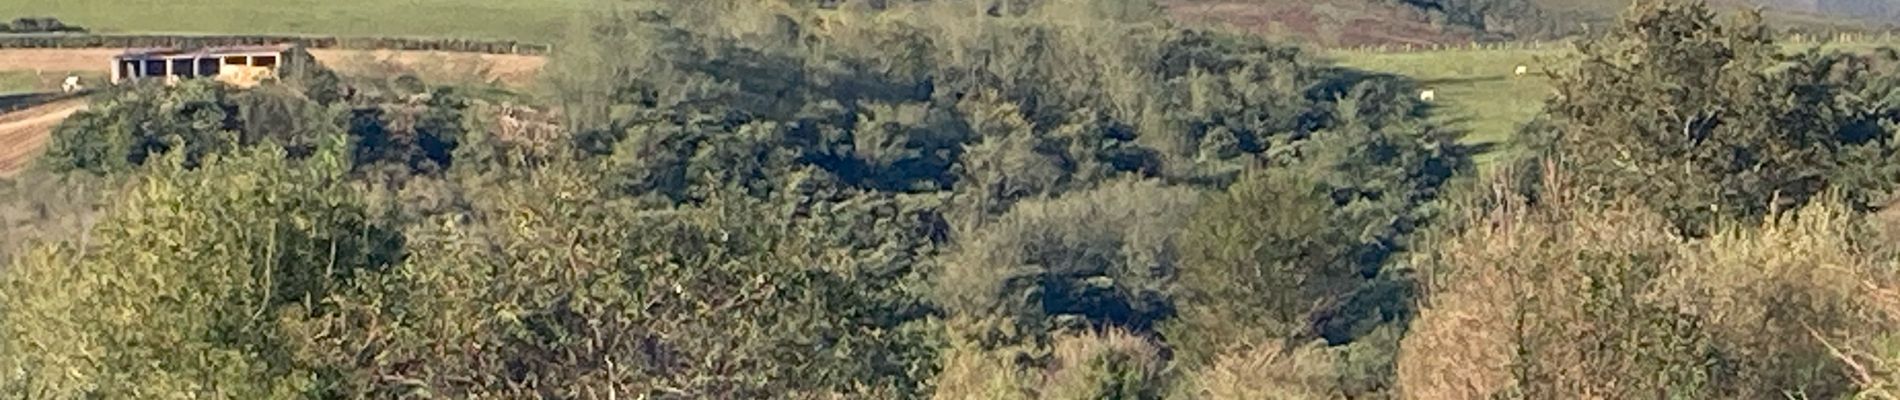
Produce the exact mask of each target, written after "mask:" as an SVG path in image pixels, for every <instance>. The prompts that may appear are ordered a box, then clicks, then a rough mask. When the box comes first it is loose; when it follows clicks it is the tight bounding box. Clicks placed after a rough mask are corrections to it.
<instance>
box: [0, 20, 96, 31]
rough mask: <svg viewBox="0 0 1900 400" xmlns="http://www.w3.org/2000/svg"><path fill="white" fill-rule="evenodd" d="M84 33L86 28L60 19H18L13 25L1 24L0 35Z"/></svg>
mask: <svg viewBox="0 0 1900 400" xmlns="http://www.w3.org/2000/svg"><path fill="white" fill-rule="evenodd" d="M73 32H78V33H84V32H86V28H81V27H78V26H74V25H66V23H65V22H60V20H59V19H58V18H46V17H39V18H18V19H14V20H13V23H12V24H0V33H73Z"/></svg>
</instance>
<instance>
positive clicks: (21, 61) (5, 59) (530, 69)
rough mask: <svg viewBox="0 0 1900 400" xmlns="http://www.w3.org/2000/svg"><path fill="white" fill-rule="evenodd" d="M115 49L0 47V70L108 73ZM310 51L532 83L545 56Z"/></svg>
mask: <svg viewBox="0 0 1900 400" xmlns="http://www.w3.org/2000/svg"><path fill="white" fill-rule="evenodd" d="M122 51H123V50H120V49H0V71H49V72H51V71H57V72H67V71H85V72H94V73H110V71H111V70H112V63H111V61H110V60H111V59H112V56H114V55H118V54H119V53H120V52H122ZM310 55H312V56H315V57H316V58H317V62H321V63H323V64H324V65H326V66H329V67H330V68H332V69H335V70H337V71H338V72H341V73H344V74H346V75H360V76H373V77H382V76H395V75H400V74H405V73H408V74H415V75H416V76H418V77H420V78H422V79H424V80H427V81H430V82H443V83H499V84H501V85H503V86H509V87H525V86H527V85H529V84H532V83H533V82H534V80H535V77H536V76H537V74H538V73H539V72H540V71H541V67H543V66H545V65H547V59H546V58H544V57H540V56H525V55H500V54H472V53H453V52H440V51H391V50H321V49H319V50H311V51H310Z"/></svg>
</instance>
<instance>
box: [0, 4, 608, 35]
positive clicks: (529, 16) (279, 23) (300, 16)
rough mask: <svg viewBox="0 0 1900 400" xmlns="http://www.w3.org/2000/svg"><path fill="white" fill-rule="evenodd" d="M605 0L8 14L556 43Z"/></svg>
mask: <svg viewBox="0 0 1900 400" xmlns="http://www.w3.org/2000/svg"><path fill="white" fill-rule="evenodd" d="M603 4H607V2H605V1H603V0H534V1H511V0H391V1H350V2H344V1H332V0H51V1H48V0H25V1H20V0H14V1H0V17H5V18H15V17H27V16H51V17H57V18H59V19H60V20H62V21H65V22H66V23H69V24H76V25H80V26H84V27H87V28H90V29H92V30H93V31H95V32H110V33H158V32H164V33H233V34H321V35H337V36H417V37H456V38H482V39H514V40H523V41H530V42H537V43H553V42H556V41H557V39H559V38H560V37H561V36H562V35H564V34H565V33H566V32H567V28H566V27H567V25H568V24H569V23H570V22H572V21H573V20H575V19H576V18H577V17H579V16H581V15H584V14H586V13H587V12H589V11H596V10H597V9H598V8H599V7H600V6H601V5H603Z"/></svg>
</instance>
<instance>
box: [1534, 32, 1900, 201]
mask: <svg viewBox="0 0 1900 400" xmlns="http://www.w3.org/2000/svg"><path fill="white" fill-rule="evenodd" d="M1579 50H1580V51H1581V54H1580V55H1579V56H1578V57H1579V59H1578V60H1577V63H1576V64H1575V65H1576V66H1575V67H1574V68H1571V69H1567V70H1564V71H1559V72H1558V73H1556V75H1555V76H1556V80H1555V84H1556V87H1557V91H1558V93H1559V94H1560V95H1558V96H1556V97H1554V98H1553V99H1551V101H1550V104H1549V105H1548V106H1547V107H1546V110H1548V113H1549V114H1550V116H1551V117H1552V118H1551V119H1550V120H1549V125H1548V126H1546V127H1544V128H1542V129H1543V130H1541V131H1532V134H1533V135H1532V137H1533V138H1536V139H1535V140H1534V141H1536V142H1538V144H1536V145H1534V146H1533V147H1534V148H1537V149H1540V152H1541V157H1542V159H1544V160H1550V161H1554V162H1557V163H1559V164H1561V165H1562V166H1563V168H1565V169H1566V170H1567V171H1570V172H1572V173H1574V174H1576V177H1577V179H1579V184H1581V185H1584V186H1600V187H1601V189H1600V190H1599V191H1598V193H1596V194H1594V195H1596V196H1599V197H1603V198H1608V197H1616V196H1634V197H1630V198H1631V199H1633V200H1639V201H1641V202H1642V203H1643V204H1644V205H1645V206H1647V207H1651V208H1654V209H1655V210H1657V211H1658V212H1661V213H1662V214H1663V215H1664V216H1665V217H1667V218H1669V220H1670V221H1671V222H1672V224H1674V225H1676V226H1677V227H1678V228H1680V229H1682V230H1683V231H1684V232H1686V233H1688V234H1690V235H1691V236H1699V235H1702V234H1704V233H1707V232H1709V230H1710V229H1712V228H1713V227H1712V226H1711V225H1710V224H1711V223H1712V222H1713V221H1715V220H1718V219H1723V218H1728V219H1737V220H1757V219H1760V218H1761V217H1762V216H1764V215H1767V214H1769V213H1770V212H1771V211H1772V210H1777V209H1779V210H1789V209H1794V208H1798V207H1800V206H1801V205H1803V204H1806V202H1807V201H1808V200H1809V199H1810V198H1813V197H1814V196H1816V195H1819V194H1821V193H1823V192H1825V191H1827V190H1838V191H1840V192H1841V193H1842V194H1843V195H1844V196H1846V201H1848V202H1849V203H1848V205H1849V206H1852V207H1855V208H1857V209H1867V208H1869V207H1871V206H1873V205H1876V204H1879V203H1880V202H1881V201H1884V197H1885V196H1886V194H1887V192H1888V191H1890V190H1891V189H1892V188H1893V187H1894V186H1893V185H1894V182H1893V181H1894V180H1893V179H1892V178H1891V177H1892V176H1894V175H1893V173H1892V172H1893V171H1895V170H1896V168H1900V167H1897V165H1900V164H1896V163H1895V160H1896V158H1895V149H1894V144H1893V141H1892V140H1891V137H1892V136H1893V133H1894V132H1895V130H1894V128H1893V127H1894V126H1895V123H1900V119H1897V118H1900V117H1897V116H1900V110H1896V109H1894V108H1893V107H1894V106H1893V105H1892V104H1890V103H1884V102H1881V101H1878V100H1871V99H1886V98H1890V97H1892V96H1894V95H1895V94H1896V93H1900V91H1897V90H1900V80H1897V79H1896V76H1895V75H1893V74H1891V73H1890V72H1882V68H1886V70H1887V71H1891V68H1892V67H1891V66H1886V67H1882V66H1881V65H1882V64H1889V65H1890V64H1892V63H1894V62H1896V60H1893V59H1891V58H1890V57H1887V56H1878V55H1876V56H1872V57H1868V56H1858V55H1848V54H1838V53H1836V54H1822V53H1819V52H1807V53H1802V54H1798V55H1795V56H1790V57H1783V56H1781V55H1780V52H1781V47H1779V46H1778V45H1777V44H1776V43H1775V42H1774V40H1773V39H1772V38H1771V37H1770V36H1769V34H1768V32H1767V30H1766V28H1764V27H1763V26H1762V25H1761V24H1760V22H1759V18H1758V16H1756V15H1753V14H1746V15H1744V16H1743V18H1742V19H1741V20H1738V21H1735V22H1730V23H1720V22H1717V21H1716V19H1715V15H1714V12H1713V11H1711V10H1709V9H1708V8H1707V7H1706V6H1705V5H1703V4H1702V3H1701V2H1687V3H1684V2H1644V3H1642V4H1641V5H1639V6H1638V8H1636V9H1634V10H1633V11H1632V12H1631V13H1630V14H1628V16H1627V17H1626V18H1625V19H1624V20H1623V21H1622V22H1621V24H1620V25H1618V26H1617V27H1616V28H1615V29H1613V30H1611V31H1610V32H1609V33H1608V34H1607V36H1605V37H1604V38H1601V39H1597V40H1593V41H1589V42H1586V43H1585V44H1583V45H1582V46H1581V47H1580V49H1579ZM1888 53H1889V54H1891V52H1888ZM1881 58H1887V59H1881ZM1532 162H1541V161H1532Z"/></svg>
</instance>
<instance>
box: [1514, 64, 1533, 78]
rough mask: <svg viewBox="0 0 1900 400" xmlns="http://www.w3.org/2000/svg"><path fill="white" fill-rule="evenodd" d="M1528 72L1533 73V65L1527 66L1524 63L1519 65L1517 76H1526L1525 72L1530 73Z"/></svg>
mask: <svg viewBox="0 0 1900 400" xmlns="http://www.w3.org/2000/svg"><path fill="white" fill-rule="evenodd" d="M1528 73H1531V67H1527V66H1523V65H1519V66H1517V76H1524V74H1528Z"/></svg>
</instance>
